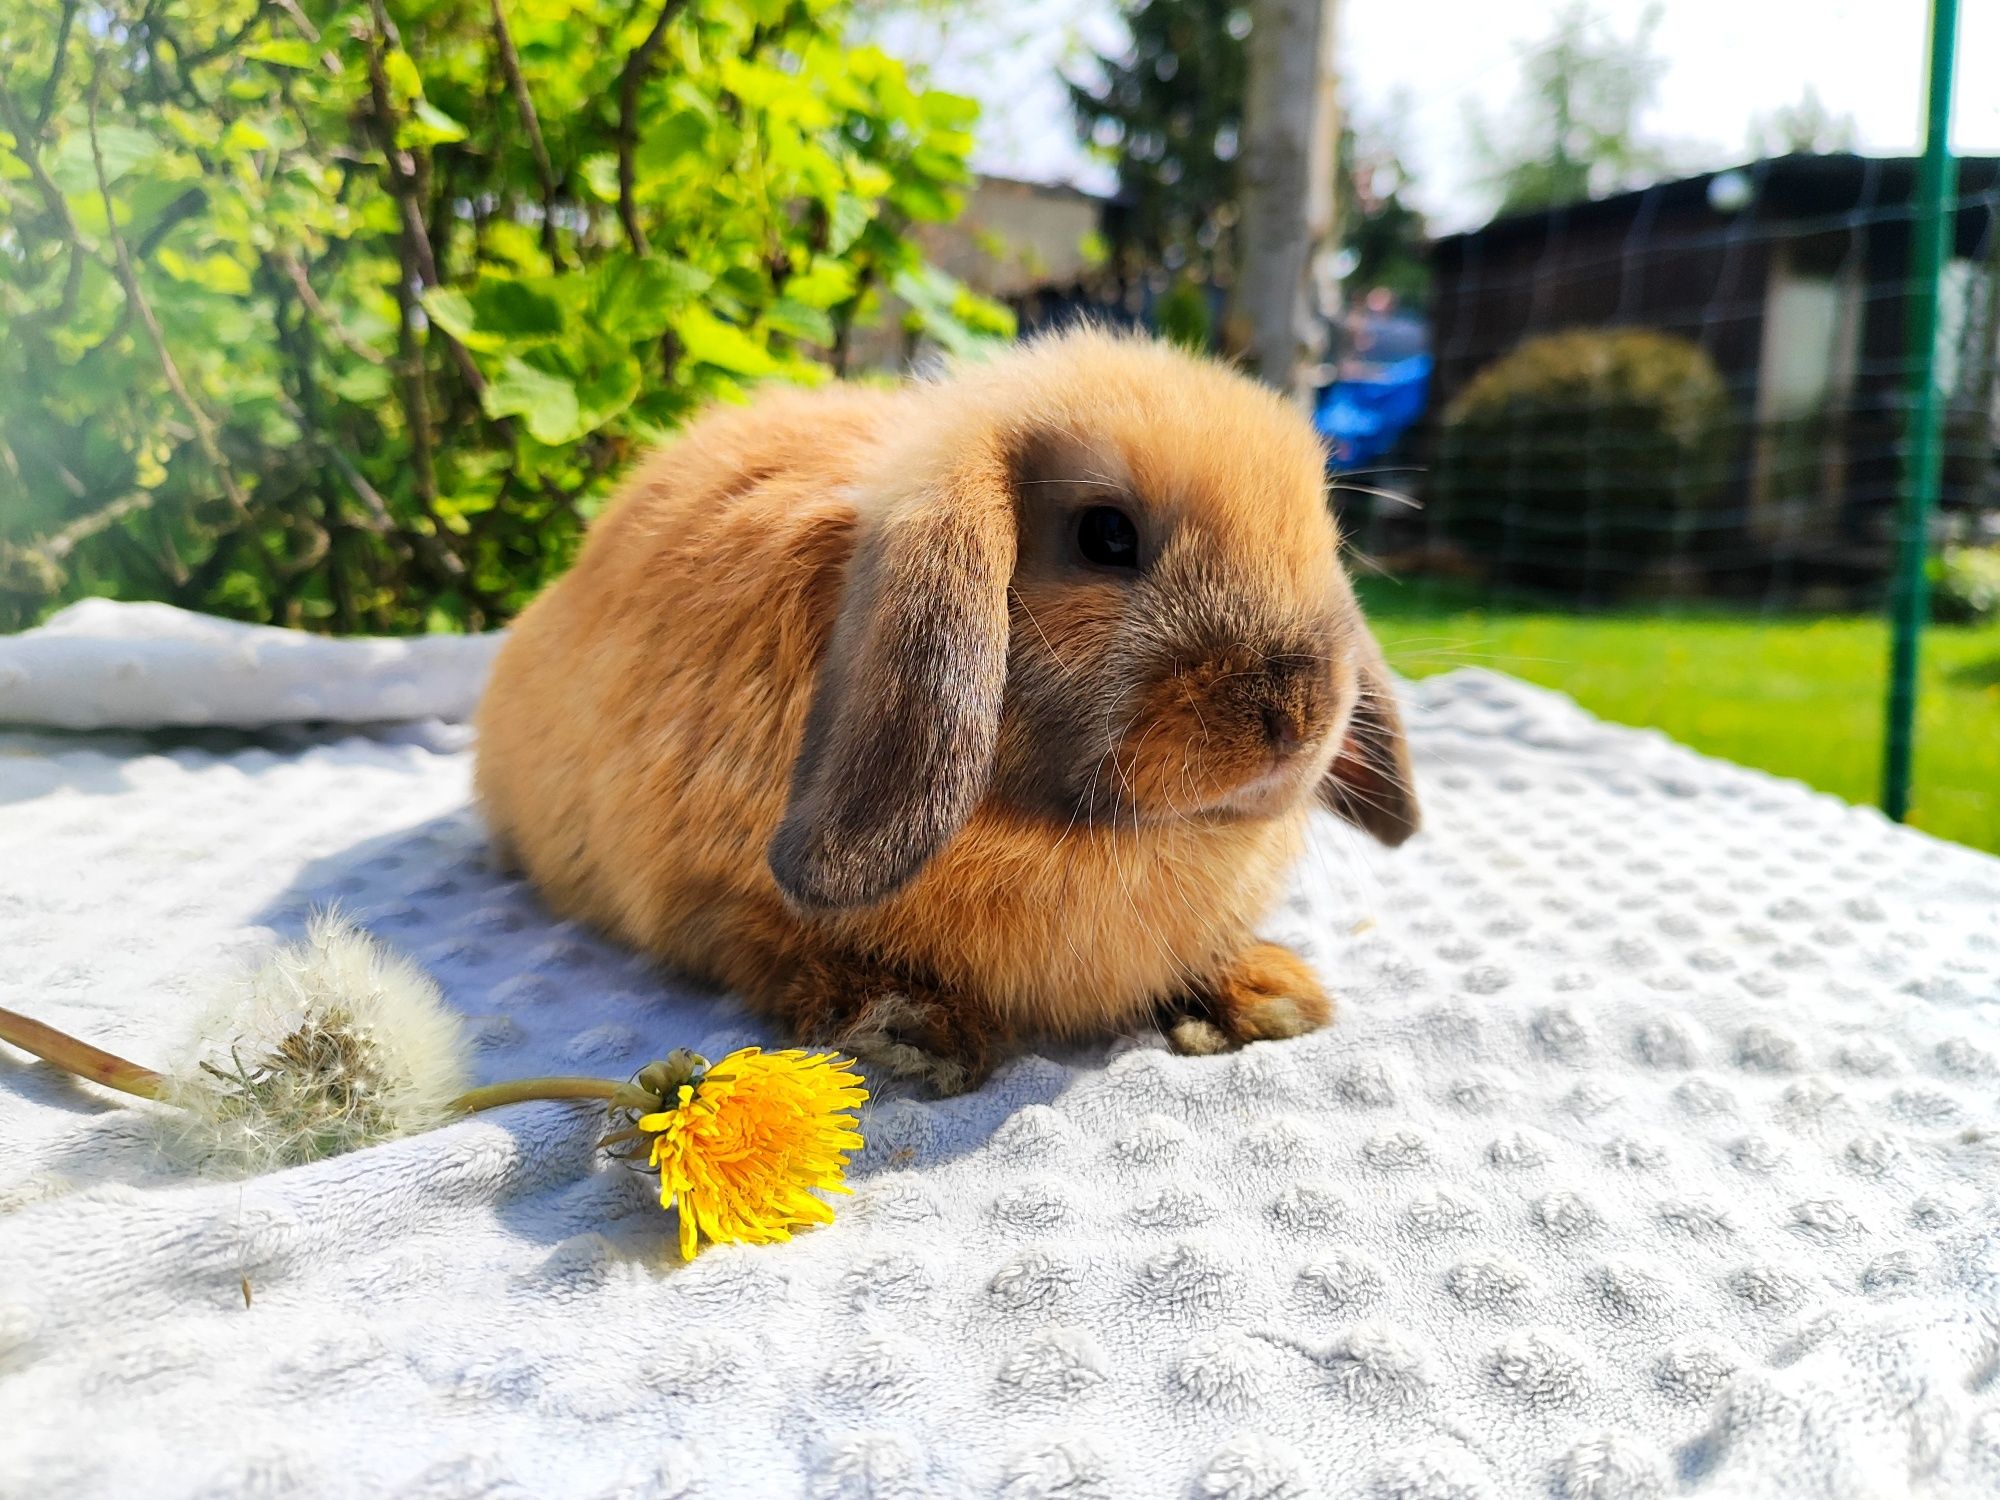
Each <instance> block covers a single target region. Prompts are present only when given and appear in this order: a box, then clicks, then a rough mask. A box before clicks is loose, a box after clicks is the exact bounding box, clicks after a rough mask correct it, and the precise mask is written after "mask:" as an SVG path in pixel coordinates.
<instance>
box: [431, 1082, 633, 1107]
mask: <svg viewBox="0 0 2000 1500" xmlns="http://www.w3.org/2000/svg"><path fill="white" fill-rule="evenodd" d="M629 1087H630V1086H629V1085H627V1084H623V1083H619V1082H617V1081H616V1080H614V1079H610V1078H512V1079H509V1080H508V1081H507V1082H505V1083H489V1084H487V1085H486V1086H485V1087H484V1088H477V1089H468V1090H467V1091H466V1092H465V1093H463V1094H460V1095H459V1096H458V1097H457V1098H456V1099H454V1100H452V1101H451V1104H450V1106H449V1108H450V1110H451V1112H452V1113H454V1114H457V1113H460V1112H463V1113H465V1114H468V1115H469V1114H474V1113H476V1112H478V1111H479V1110H482V1109H498V1108H499V1107H500V1106H501V1105H503V1104H524V1103H526V1102H527V1101H528V1100H530V1099H603V1100H606V1101H610V1100H613V1099H617V1098H618V1097H619V1096H620V1095H621V1094H624V1093H626V1092H627V1091H628V1090H629Z"/></svg>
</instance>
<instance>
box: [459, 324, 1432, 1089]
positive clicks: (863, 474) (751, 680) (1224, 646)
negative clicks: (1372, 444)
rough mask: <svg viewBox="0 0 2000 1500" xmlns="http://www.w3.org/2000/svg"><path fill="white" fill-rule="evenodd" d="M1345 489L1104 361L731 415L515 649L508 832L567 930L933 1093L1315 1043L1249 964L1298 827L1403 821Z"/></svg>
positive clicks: (1311, 454)
mask: <svg viewBox="0 0 2000 1500" xmlns="http://www.w3.org/2000/svg"><path fill="white" fill-rule="evenodd" d="M1322 464H1323V457H1322V454H1321V451H1320V447H1319V444H1318V441H1317V439H1316V438H1315V436H1314V433H1313V431H1312V429H1311V427H1310V426H1309V425H1308V424H1307V422H1306V421H1305V420H1304V418H1303V417H1302V416H1301V415H1300V414H1299V413H1298V412H1296V411H1295V410H1294V409H1293V408H1292V407H1290V406H1289V405H1288V404H1287V403H1285V402H1284V401H1283V400H1281V399H1280V398H1279V397H1277V396H1276V395H1273V394H1272V393H1270V392H1269V391H1266V390H1265V389H1263V388H1262V387H1260V386H1258V385H1256V384H1254V383H1252V382H1251V381H1250V380H1248V379H1246V378H1244V377H1243V376H1240V375H1238V374H1235V373H1233V372H1231V371H1230V370H1228V369H1226V368H1224V367H1222V366H1220V365H1218V364H1214V363H1210V362H1207V361H1203V360H1198V359H1195V358H1192V357H1190V356H1188V355H1186V354H1183V353H1180V352H1177V351H1174V350H1171V349H1169V348H1167V347H1165V346H1162V345H1158V344H1153V343H1147V342H1143V341H1140V340H1136V339H1130V338H1124V337H1117V336H1113V335H1110V334H1105V333H1099V332H1083V333H1071V334H1067V335H1063V336H1060V337H1055V338H1049V339H1045V340H1042V341H1040V342H1037V343H1032V344H1028V345H1025V346H1022V347H1019V348H1016V349H1014V350H1011V351H1009V352H1007V353H1005V354H1003V355H1000V356H998V357H996V358H995V359H993V360H992V361H991V362H990V363H986V364H979V365H973V366H968V367H965V368H962V369H960V370H959V371H958V372H957V373H956V374H955V375H954V376H952V377H951V378H949V379H945V380H941V381H938V382H935V383H928V384H914V385H911V386H908V387H905V388H903V389H900V390H872V389H861V388H855V387H834V388H831V389H827V390H820V391H811V392H804V391H774V392H771V393H769V394H766V395H763V396H760V397H759V398H758V399H757V400H756V401H754V402H753V403H752V404H750V405H749V406H746V407H740V408H719V409H716V410H714V411H712V412H710V413H709V414H707V415H706V416H704V417H702V418H701V419H700V420H699V421H697V422H696V423H694V424H693V426H691V427H690V428H689V429H688V430H687V432H686V433H685V434H684V435H683V436H681V437H680V438H679V439H678V440H677V441H675V442H674V443H672V444H671V445H670V446H668V447H667V448H665V449H663V450H662V451H660V452H659V453H657V454H655V455H654V456H653V457H652V458H651V459H649V460H648V461H647V462H646V463H645V464H644V465H643V466H642V467H640V468H639V469H638V470H637V471H636V472H635V473H634V475H633V476H632V477H631V479H630V480H629V481H628V483H627V484H626V486H625V488H624V491H623V493H622V495H621V496H620V497H619V498H618V500H617V501H616V502H615V503H614V504H613V505H612V507H611V508H610V509H609V510H608V511H607V512H606V513H605V515H604V516H603V517H602V519H600V520H599V521H598V522H597V524H596V525H595V526H594V527H593V528H592V529H591V532H590V535H589V538H588V540H587V541H586V543H585V545H584V547H583V550H582V554H581V556H580V557H579V558H578V560H577V563H576V566H575V568H574V569H573V570H572V571H571V572H570V573H569V574H568V575H567V576H565V577H564V578H563V579H561V580H560V581H559V582H557V583H556V584H555V585H554V586H553V587H552V588H550V589H549V590H548V592H547V593H545V594H544V595H542V597H541V598H539V599H537V600H536V601H535V603H534V604H533V605H532V606H531V607H530V608H529V609H528V610H527V612H526V613H525V614H524V615H522V617H521V619H520V622H519V624H518V625H516V626H515V628H514V630H513V633H512V635H511V636H510V637H509V639H508V640H507V642H506V644H505V646H504V647H503V648H502V650H501V652H500V655H499V658H498V661H497V663H496V664H495V667H494V671H493V678H492V682H491V685H490V686H489V687H488V688H487V690H486V698H485V702H484V704H483V706H482V707H481V710H480V715H479V751H478V756H479V758H478V791H479V796H480V799H481V801H482V802H483V804H484V807H485V811H486V815H487V818H488V819H489V821H490V822H491V825H492V828H493V831H494V834H495V836H496V837H497V839H498V840H499V842H500V845H501V847H502V848H503V850H504V851H506V852H507V853H508V854H509V855H510V856H511V857H512V858H513V859H514V860H516V861H518V863H519V864H520V865H521V866H522V867H523V868H524V869H525V870H526V872H527V873H528V875H529V876H530V877H531V878H532V879H533V880H534V882H535V883H536V884H537V885H538V886H539V887H540V888H541V890H542V891H543V893H544V894H545V895H546V897H547V898H548V900H549V901H550V902H551V903H552V904H553V905H554V906H555V907H556V908H557V909H558V910H560V911H561V912H563V913H565V914H567V915H570V916H574V917H578V918H581V919H583V920H584V921H586V922H589V923H591V924H594V925H595V926H597V927H599V928H601V929H603V930H605V931H607V932H610V933H612V934H615V935H616V936H618V937H620V938H622V939H624V940H625V941H627V942H629V943H632V944H634V945H635V946H637V947H638V948H641V949H643V950H645V951H646V952H649V953H651V954H654V955H656V956H658V957H659V958H661V959H663V960H665V961H666V962H667V963H668V964H670V965H671V966H673V967H674V968H676V969H678V970H681V971H683V972H685V973H688V974H690V975H693V976H696V977H699V978H702V979H706V980H709V981H712V982H714V983H716V984H718V985H722V986H726V987H728V988H730V989H733V990H736V991H738V992H740V993H741V994H743V995H744V996H745V997H746V998H747V999H748V1000H749V1001H750V1003H751V1004H752V1005H753V1006H755V1007H757V1008H759V1009H761V1010H762V1011H764V1012H766V1013H767V1014H769V1015H771V1016H773V1017H775V1018H776V1019H777V1020H778V1021H779V1022H781V1023H782V1024H784V1025H785V1026H786V1027H788V1028H789V1029H790V1031H791V1032H792V1033H793V1034H794V1035H795V1036H796V1037H797V1038H798V1039H799V1040H800V1041H802V1042H806V1043H815V1044H826V1045H831V1046H837V1047H840V1048H842V1049H845V1050H848V1051H851V1052H854V1053H855V1054H857V1055H859V1056H860V1057H861V1058H862V1059H863V1061H864V1062H865V1063H868V1064H871V1065H872V1066H873V1067H874V1068H876V1069H877V1070H880V1071H883V1072H886V1073H891V1074H896V1075H902V1076H909V1077H917V1078H921V1079H923V1080H924V1081H926V1082H928V1083H929V1084H930V1085H931V1086H932V1087H933V1088H935V1089H937V1090H938V1091H940V1092H952V1091H955V1090H958V1089H961V1088H965V1087H967V1086H969V1085H971V1084H974V1083H976V1082H977V1081H978V1080H979V1079H980V1078H981V1077H982V1076H983V1075H984V1073H985V1072H986V1070H987V1069H988V1068H989V1067H990V1066H991V1065H992V1064H993V1063H994V1062H995V1061H997V1060H998V1058H999V1057H1000V1056H1001V1055H1002V1054H1003V1053H1004V1052H1005V1050H1006V1049H1007V1048H1008V1047H1009V1046H1010V1045H1012V1044H1013V1043H1014V1042H1015V1040H1016V1039H1017V1038H1019V1037H1023V1036H1028V1035H1044V1036H1058V1037H1060V1036H1077V1035H1085V1034H1100V1033H1104V1032H1106V1031H1110V1030H1114V1029H1118V1028H1124V1027H1130V1026H1132V1025H1133V1024H1135V1023H1140V1022H1147V1021H1149V1020H1151V1019H1152V1018H1153V1017H1155V1016H1158V1017H1159V1018H1160V1019H1161V1023H1162V1024H1163V1025H1165V1027H1166V1028H1167V1031H1168V1035H1169V1037H1170V1039H1171V1040H1172V1041H1173V1042H1174V1044H1175V1045H1177V1046H1179V1047H1180V1048H1182V1049H1183V1050H1188V1051H1216V1050H1220V1049H1222V1048H1226V1047H1232V1046H1239V1045H1242V1044H1243V1043H1246V1042H1249V1041H1253V1040H1257V1039H1259V1038H1272V1037H1289V1036H1295V1035H1298V1034H1300V1033H1302V1032H1306V1031H1310V1030H1312V1029H1313V1028H1315V1027H1318V1026H1321V1025H1323V1024H1325V1022H1326V1020H1327V1018H1328V1016H1329V1014H1330V1007H1329V1004H1328V1001H1327V997H1326V995H1325V993H1324V991H1323V990H1322V989H1321V986H1320V984H1319V982H1318V980H1317V979H1316V978H1315V977H1314V975H1313V973H1312V971H1311V970H1310V969H1309V968H1308V967H1307V966H1306V964H1305V963H1304V962H1302V961H1301V960H1300V959H1299V958H1298V956H1297V955H1295V954H1293V953H1291V952H1290V951H1288V950H1286V949H1284V948H1280V947H1277V946H1275V945H1273V944H1269V943H1264V942H1260V941H1258V940H1257V938H1256V937H1255V935H1254V929H1255V927H1256V924H1257V923H1258V922H1259V921H1260V920H1261V919H1262V918H1263V917H1264V915H1265V914H1266V912H1267V910H1268V909H1269V907H1270V905H1271V903H1272V901H1273V900H1274V899H1275V897H1276V895H1277V893H1278V889H1279V886H1280V883H1281V881H1282V880H1283V878H1284V876H1285V873H1286V870H1287V867H1288V866H1289V864H1290V863H1291V861H1292V860H1293V859H1294V858H1295V856H1296V855H1297V854H1298V853H1299V851H1300V848H1301V845H1302V842H1303V838H1304V833H1305V827H1306V820H1307V814H1308V811H1309V810H1310V809H1311V808H1312V807H1313V806H1314V804H1315V803H1317V804H1318V805H1320V806H1323V807H1327V808H1330V809H1332V810H1333V811H1334V812H1336V813H1338V814H1339V815H1340V816H1342V817H1344V818H1346V819H1348V820H1349V821H1351V822H1353V823H1356V824H1358V825H1359V826H1361V827H1362V828H1364V829H1366V830H1368V831H1369V832H1370V833H1372V834H1374V835H1375V836H1376V837H1377V838H1379V839H1382V840H1383V841H1384V842H1387V843H1391V844H1396V843H1400V842H1402V841H1403V840H1404V839H1406V838H1408V837H1409V836H1410V834H1411V833H1412V832H1414V831H1415V829H1416V827H1417V808H1416V802H1415V799H1414V796H1413V794H1412V789H1411V778H1410V764H1409V758H1408V753H1407V751H1406V749H1405V746H1404V740H1403V731H1402V725H1401V722H1400V720H1399V719H1398V717H1397V712H1396V707H1395V700H1394V698H1393V696H1392V693H1391V689H1390V685H1389V682H1388V679H1387V676H1386V673H1385V670H1384V668H1383V664H1382V657H1381V652H1380V651H1379V649H1378V648H1377V647H1376V645H1375V642H1374V640H1373V639H1372V638H1371V637H1370V636H1369V634H1368V631H1367V629H1366V627H1365V626H1364V625H1363V623H1362V619H1361V614H1360V611H1359V609H1358V608H1357V606H1356V604H1355V600H1354V594H1353V591H1352V590H1351V589H1350V588H1349V586H1348V583H1347V580H1346V578H1345V576H1344V575H1343V573H1342V571H1341V566H1340V559H1339V555H1338V554H1339V546H1338V538H1337V537H1336V535H1335V530H1334V523H1333V518H1332V515H1331V514H1330V512H1329V509H1328V506H1327V503H1326V498H1325V492H1324V478H1323V474H1324V471H1323V467H1322Z"/></svg>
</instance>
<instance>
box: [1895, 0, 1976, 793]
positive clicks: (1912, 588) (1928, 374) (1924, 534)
mask: <svg viewBox="0 0 2000 1500" xmlns="http://www.w3.org/2000/svg"><path fill="white" fill-rule="evenodd" d="M1957 42H1958V0H1931V37H1930V77H1929V97H1928V100H1927V103H1926V108H1925V122H1924V158H1923V167H1922V170H1921V172H1920V173H1919V174H1918V188H1917V200H1916V204H1915V208H1916V213H1915V217H1914V219H1913V221H1912V224H1911V229H1910V297H1909V336H1910V381H1909V396H1908V401H1909V407H1908V417H1907V421H1906V425H1905V428H1904V437H1903V506H1902V521H1901V526H1900V539H1899V542H1898V547H1897V556H1896V574H1895V582H1894V586H1893V588H1892V590H1891V593H1890V611H1891V630H1892V632H1893V643H1892V645H1891V648H1890V657H1889V725H1888V740H1887V743H1886V745H1885V746H1884V753H1883V757H1882V810H1883V811H1884V812H1886V813H1887V814H1888V815H1889V816H1890V817H1892V818H1894V819H1895V820H1896V821H1897V822H1898V823H1900V822H1902V821H1903V818H1904V816H1905V815H1906V814H1907V813H1908V812H1909V810H1910V763H1911V759H1912V752H1913V750H1914V748H1915V742H1916V714H1917V648H1918V645H1919V643H1920V642H1921V641H1922V639H1923V632H1924V621H1925V616H1926V615H1927V614H1928V613H1929V609H1930V587H1929V577H1928V575H1927V573H1926V571H1925V567H1926V564H1927V563H1928V562H1929V558H1930V526H1931V512H1932V511H1933V510H1934V509H1935V508H1936V506H1937V497H1938V485H1939V481H1940V478H1941V476H1942V472H1943V468H1944V446H1943V441H1942V436H1943V434H1942V427H1943V419H1944V401H1943V392H1941V391H1940V390H1939V389H1938V378H1937V377H1938V368H1937V367H1938V350H1937V331H1938V293H1939V288H1940V287H1941V285H1942V283H1943V281H1944V268H1945V261H1946V259H1947V257H1948V255H1949V253H1950V247H1951V242H1952V239H1953V236H1954V234H1955V232H1956V229H1957V215H1956V213H1955V211H1954V203H1953V200H1954V199H1955V198H1956V196H1957V185H1956V181H1955V179H1956V176H1957V173H1956V171H1955V169H1954V166H1953V163H1952V156H1951V73H1952V55H1953V53H1954V52H1955V51H1956V50H1957Z"/></svg>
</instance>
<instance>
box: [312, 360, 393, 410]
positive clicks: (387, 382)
mask: <svg viewBox="0 0 2000 1500" xmlns="http://www.w3.org/2000/svg"><path fill="white" fill-rule="evenodd" d="M395 388H396V382H395V377H394V376H392V375H391V374H390V373H389V367H388V366H387V365H371V364H365V363H356V364H352V365H349V366H348V367H347V368H346V369H345V370H342V371H341V372H340V373H339V374H338V375H336V376H334V377H333V379H332V380H331V381H329V382H328V389H329V390H331V391H332V392H333V393H334V395H336V396H338V397H339V398H340V399H341V400H343V401H348V402H352V403H353V404H354V405H356V406H369V405H372V404H373V403H375V402H377V401H386V400H388V399H389V396H390V394H391V392H393V391H394V390H395Z"/></svg>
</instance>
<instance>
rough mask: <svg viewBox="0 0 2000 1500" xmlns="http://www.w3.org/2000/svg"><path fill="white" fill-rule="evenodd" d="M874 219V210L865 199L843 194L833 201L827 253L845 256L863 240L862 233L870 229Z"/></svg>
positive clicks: (829, 216) (829, 218) (829, 219)
mask: <svg viewBox="0 0 2000 1500" xmlns="http://www.w3.org/2000/svg"><path fill="white" fill-rule="evenodd" d="M873 217H874V210H873V209H872V208H871V207H870V205H869V204H868V202H867V201H866V200H865V199H862V198H857V197H855V196H854V195H853V194H852V193H842V194H841V195H840V196H839V197H838V198H836V199H834V200H833V210H832V212H831V213H829V214H828V215H827V218H828V230H827V239H826V248H827V253H828V254H830V255H845V254H846V253H847V252H848V249H849V247H850V246H852V245H853V244H854V242H855V241H856V240H858V239H860V238H861V231H862V230H864V229H866V228H867V227H868V221H869V220H870V219H871V218H873Z"/></svg>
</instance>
